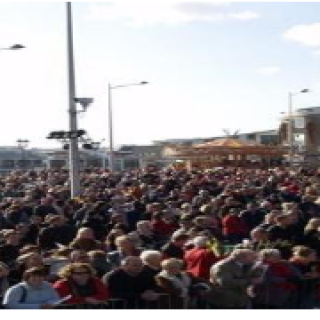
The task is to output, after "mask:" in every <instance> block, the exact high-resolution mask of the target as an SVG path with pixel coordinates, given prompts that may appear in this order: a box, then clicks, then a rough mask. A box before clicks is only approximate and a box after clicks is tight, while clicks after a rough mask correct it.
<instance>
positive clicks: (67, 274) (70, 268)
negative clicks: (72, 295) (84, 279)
mask: <svg viewBox="0 0 320 320" xmlns="http://www.w3.org/2000/svg"><path fill="white" fill-rule="evenodd" d="M76 269H86V271H88V273H89V274H90V276H94V275H95V271H94V269H93V268H92V267H91V266H90V264H88V263H80V262H74V263H70V264H68V265H66V266H65V267H63V268H62V269H61V270H60V271H59V272H58V276H59V277H60V278H63V279H69V278H71V276H72V273H73V272H74V270H76Z"/></svg>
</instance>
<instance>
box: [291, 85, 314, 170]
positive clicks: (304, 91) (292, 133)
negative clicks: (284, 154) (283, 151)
mask: <svg viewBox="0 0 320 320" xmlns="http://www.w3.org/2000/svg"><path fill="white" fill-rule="evenodd" d="M309 91H310V90H309V89H302V90H300V91H298V92H289V93H288V118H289V119H288V120H289V121H288V146H289V166H290V167H291V166H292V164H293V157H294V132H293V131H294V130H293V129H294V128H293V112H292V105H293V104H292V98H293V97H294V96H296V95H298V94H301V93H307V92H309Z"/></svg>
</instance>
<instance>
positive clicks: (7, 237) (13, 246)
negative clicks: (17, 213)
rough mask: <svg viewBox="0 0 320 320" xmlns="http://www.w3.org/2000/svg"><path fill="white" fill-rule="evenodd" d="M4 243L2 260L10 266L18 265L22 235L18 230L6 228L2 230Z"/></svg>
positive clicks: (0, 259) (0, 254) (1, 250)
mask: <svg viewBox="0 0 320 320" xmlns="http://www.w3.org/2000/svg"><path fill="white" fill-rule="evenodd" d="M2 234H3V239H4V243H3V245H1V246H0V261H2V262H4V263H5V264H7V265H8V266H9V267H11V266H15V265H16V260H17V258H18V256H19V250H20V247H21V245H20V235H19V233H18V232H17V231H16V230H12V229H10V230H5V231H3V232H2Z"/></svg>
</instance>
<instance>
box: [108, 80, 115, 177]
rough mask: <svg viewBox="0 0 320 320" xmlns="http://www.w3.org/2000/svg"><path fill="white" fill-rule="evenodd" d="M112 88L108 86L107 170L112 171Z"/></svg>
mask: <svg viewBox="0 0 320 320" xmlns="http://www.w3.org/2000/svg"><path fill="white" fill-rule="evenodd" d="M111 92H112V87H111V84H110V83H109V84H108V98H109V99H108V110H109V169H110V171H111V172H112V171H114V150H113V119H112V96H111V95H112V93H111Z"/></svg>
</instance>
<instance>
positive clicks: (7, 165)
mask: <svg viewBox="0 0 320 320" xmlns="http://www.w3.org/2000/svg"><path fill="white" fill-rule="evenodd" d="M14 167H15V163H14V160H2V168H3V169H13V168H14Z"/></svg>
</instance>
